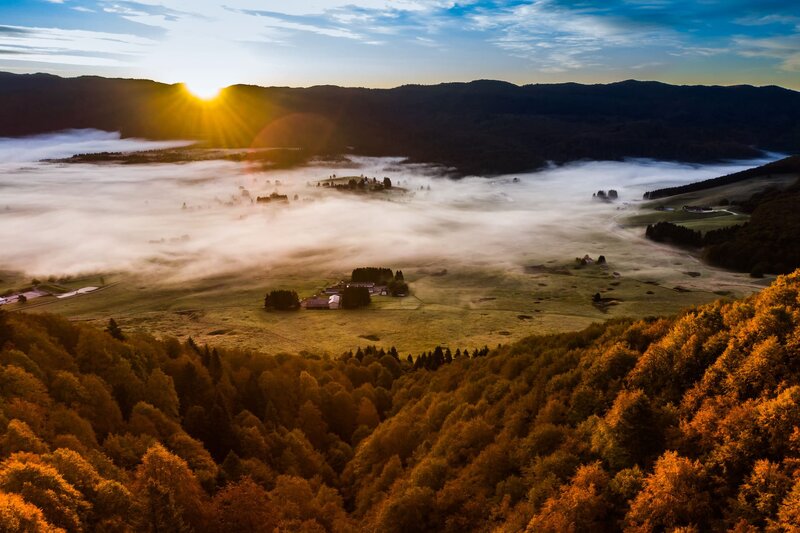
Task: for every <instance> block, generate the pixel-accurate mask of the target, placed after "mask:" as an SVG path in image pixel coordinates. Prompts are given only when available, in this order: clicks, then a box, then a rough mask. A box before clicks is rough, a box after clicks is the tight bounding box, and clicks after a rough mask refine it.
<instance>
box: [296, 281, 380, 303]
mask: <svg viewBox="0 0 800 533" xmlns="http://www.w3.org/2000/svg"><path fill="white" fill-rule="evenodd" d="M347 287H364V288H366V289H368V290H369V294H370V296H375V295H380V296H386V295H388V294H389V288H388V287H387V286H386V285H378V284H377V283H373V282H371V281H340V282H339V283H337V284H336V285H332V286H330V287H327V288H326V289H324V290H323V291H322V292H321V293H320V294H315V295H314V296H311V297H309V298H305V299H304V300H303V301H301V302H300V307H302V308H303V309H339V307H341V304H342V293H343V292H344V290H345V289H346V288H347Z"/></svg>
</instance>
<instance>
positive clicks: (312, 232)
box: [0, 132, 753, 281]
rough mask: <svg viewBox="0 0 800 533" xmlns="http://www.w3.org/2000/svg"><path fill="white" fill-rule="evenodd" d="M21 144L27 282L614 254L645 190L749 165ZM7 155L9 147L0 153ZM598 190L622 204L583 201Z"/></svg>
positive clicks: (12, 208) (13, 165)
mask: <svg viewBox="0 0 800 533" xmlns="http://www.w3.org/2000/svg"><path fill="white" fill-rule="evenodd" d="M90 139H93V140H90ZM19 143H20V141H19V140H15V139H0V161H2V160H5V162H4V163H2V165H1V166H2V168H1V170H2V172H0V191H2V196H1V198H2V202H1V203H0V221H1V223H0V249H2V250H3V254H2V258H0V268H4V269H12V270H19V271H24V272H26V273H29V274H30V275H37V276H50V275H55V276H59V275H63V274H77V273H85V272H98V271H119V270H128V271H132V272H136V273H143V274H147V273H151V274H154V275H157V276H158V278H159V279H161V280H165V281H180V280H186V279H192V278H200V277H206V276H213V275H219V274H225V273H231V272H241V271H251V272H252V271H260V272H266V271H269V270H270V269H271V268H276V267H284V266H287V265H288V266H297V267H302V269H306V270H308V269H311V270H320V269H331V268H333V269H341V270H342V271H347V270H349V269H350V268H352V267H354V266H359V265H370V264H375V265H378V264H380V265H384V264H386V265H392V266H395V267H403V266H407V267H408V266H425V265H438V266H446V265H453V264H461V265H493V266H496V265H523V264H530V263H542V262H544V261H547V260H562V261H563V260H570V259H571V258H572V257H574V256H576V255H581V256H582V255H583V254H584V253H592V254H593V255H597V254H598V253H607V254H611V253H616V250H614V249H612V248H613V246H614V244H613V243H614V242H618V243H619V247H620V250H622V247H623V246H624V245H625V242H627V241H630V236H629V235H627V234H619V235H618V236H616V237H613V238H609V235H616V233H619V228H618V225H617V223H616V221H615V217H616V216H617V215H619V214H620V213H621V212H622V211H619V210H618V209H619V208H621V207H624V206H625V203H626V202H630V201H636V200H638V199H640V198H641V195H642V192H643V191H645V190H649V189H653V188H658V187H660V186H664V185H671V184H678V183H686V182H691V181H696V180H700V179H705V178H709V177H715V176H718V175H722V174H726V173H730V172H732V171H736V170H738V169H741V168H745V167H747V166H751V165H752V164H753V162H749V163H743V162H742V163H731V164H725V165H722V164H721V165H709V166H689V165H682V164H677V163H660V162H653V161H629V162H590V163H576V164H571V165H566V166H563V167H558V168H551V169H548V170H544V171H541V172H536V173H531V174H524V175H523V174H520V175H515V176H506V177H501V178H494V179H487V178H479V177H475V178H466V179H462V180H458V181H455V180H449V179H444V178H440V177H437V176H436V175H435V174H434V173H433V172H432V170H431V169H428V168H426V167H422V166H408V165H403V164H401V163H400V161H399V160H397V159H367V158H365V159H357V160H355V164H354V165H352V166H351V168H341V167H339V168H330V167H327V166H311V167H306V168H299V169H295V170H289V171H269V172H265V171H263V170H261V169H260V168H258V167H254V166H253V165H252V164H248V163H232V162H224V161H210V162H209V161H206V162H196V163H186V164H149V165H117V164H113V165H110V164H96V165H92V164H64V163H45V162H36V160H37V159H40V158H42V157H53V156H56V155H61V156H63V155H68V154H67V152H70V150H75V151H84V152H85V151H89V149H88V148H89V145H93V143H97V144H94V147H95V150H96V151H122V150H131V149H134V148H135V147H137V146H138V147H139V148H140V149H145V148H148V147H152V146H153V145H152V144H150V143H143V142H141V141H128V140H118V139H114V138H113V136H112V134H106V133H103V132H73V133H66V134H60V135H57V136H48V137H45V138H40V139H36V140H30V139H28V140H26V141H24V143H25V144H24V145H25V146H27V147H28V152H26V156H25V157H21V156H20V155H19V154H20V152H19V146H20V144H19ZM9 154H17V156H16V157H15V158H12V159H11V162H9ZM24 158H27V159H28V162H25V163H21V162H20V159H24ZM331 174H337V175H338V176H348V175H362V174H363V175H365V176H368V177H373V176H374V177H377V178H378V179H379V180H380V179H382V178H383V177H389V178H390V179H391V180H392V182H393V184H394V185H396V186H399V187H402V188H404V189H406V190H407V192H405V193H401V192H400V191H396V192H394V193H393V194H390V195H388V196H386V195H383V194H374V195H369V194H363V195H358V194H353V193H348V192H340V191H334V190H330V189H328V188H324V187H317V186H316V182H317V180H320V179H323V178H326V177H328V176H329V175H331ZM514 178H516V179H514ZM278 182H280V183H278ZM609 188H613V189H616V190H618V191H619V194H620V197H621V201H620V202H618V203H616V204H605V203H602V202H597V201H594V200H592V197H591V196H592V193H593V192H595V191H597V190H598V189H609ZM429 189H430V190H429ZM272 192H279V193H281V194H287V195H288V196H289V198H290V202H289V203H288V205H286V204H278V205H274V204H267V205H264V204H258V203H256V202H254V199H255V198H256V197H257V196H266V195H269V194H270V193H272ZM295 195H297V200H294V199H293V198H294V197H295ZM609 243H611V244H609ZM648 246H650V245H649V243H645V242H644V241H642V244H641V250H640V252H634V253H635V254H640V255H643V256H646V255H648V253H649V252H648V251H647V249H648V248H647V247H648ZM599 247H606V248H605V249H598V248H599ZM608 247H612V248H608ZM625 250H626V252H625V253H626V254H627V253H630V250H629V249H628V248H625ZM619 253H620V254H621V253H622V252H619Z"/></svg>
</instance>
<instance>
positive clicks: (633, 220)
mask: <svg viewBox="0 0 800 533" xmlns="http://www.w3.org/2000/svg"><path fill="white" fill-rule="evenodd" d="M795 181H797V176H794V175H791V176H775V177H771V178H765V177H760V178H754V179H750V180H746V181H742V182H739V183H734V184H731V185H725V186H722V187H716V188H714V189H709V190H705V191H697V192H692V193H686V194H679V195H676V196H671V197H669V198H661V199H658V200H653V201H650V202H646V203H644V204H642V206H641V209H640V210H639V211H638V212H637V213H636V214H635V215H631V216H629V217H627V218H626V219H625V223H626V224H629V225H632V226H646V225H648V224H654V223H656V222H661V221H666V222H672V223H674V224H679V225H681V226H686V227H687V228H691V229H693V230H697V231H701V232H706V231H711V230H715V229H719V228H725V227H728V226H734V225H737V224H744V223H745V222H747V220H748V219H749V218H750V217H749V216H748V215H745V214H741V213H736V212H735V209H732V210H730V211H728V210H727V209H728V207H727V206H723V205H721V204H722V203H724V202H723V200H728V202H735V201H737V200H745V199H747V198H749V197H750V196H752V195H753V194H755V193H756V192H759V191H762V190H764V189H766V188H767V187H776V188H786V187H788V186H790V185H791V184H793V183H794V182H795ZM684 205H695V206H700V205H702V206H709V207H713V208H714V211H713V212H710V213H691V212H687V211H684V210H683V209H682V207H683V206H684ZM656 208H661V209H664V208H666V209H671V210H669V211H664V210H657V209H656Z"/></svg>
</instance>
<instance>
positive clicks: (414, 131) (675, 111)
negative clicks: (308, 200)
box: [0, 73, 800, 174]
mask: <svg viewBox="0 0 800 533" xmlns="http://www.w3.org/2000/svg"><path fill="white" fill-rule="evenodd" d="M69 128H99V129H104V130H112V131H120V132H121V133H122V135H124V136H126V137H129V136H138V137H147V138H153V139H167V138H189V139H200V140H205V141H207V142H209V143H210V144H211V145H214V146H230V147H246V146H265V145H269V146H297V147H301V148H303V149H304V150H306V151H308V152H309V153H311V154H332V153H342V152H346V151H348V150H351V151H353V152H355V153H358V154H363V155H378V156H386V155H397V156H407V157H409V158H410V159H411V160H412V161H418V162H432V163H438V164H441V165H445V166H450V167H453V168H454V169H456V173H457V174H468V173H475V174H497V173H506V172H518V171H525V170H531V169H535V168H538V167H540V166H542V165H543V164H545V162H546V161H555V162H566V161H574V160H579V159H620V158H625V157H652V158H659V159H671V160H682V161H698V162H702V161H710V160H718V159H721V158H747V157H753V156H756V155H758V154H759V153H760V152H759V150H774V151H780V152H788V153H795V152H798V151H800V93H797V92H795V91H791V90H787V89H782V88H779V87H774V86H772V87H750V86H736V87H716V86H714V87H706V86H673V85H667V84H663V83H656V82H638V81H625V82H620V83H612V84H608V85H579V84H575V83H567V84H554V85H526V86H516V85H513V84H509V83H503V82H496V81H475V82H471V83H446V84H441V85H434V86H418V85H409V86H403V87H398V88H395V89H360V88H341V87H332V86H319V87H311V88H303V89H293V88H282V87H255V86H246V85H236V86H232V87H229V88H228V89H226V90H225V91H224V92H223V97H222V98H220V99H219V100H218V101H214V102H210V103H206V102H201V101H199V100H196V99H192V98H190V97H189V96H188V94H187V93H186V91H185V90H184V88H183V87H182V86H180V85H165V84H161V83H156V82H152V81H145V80H123V79H107V78H99V77H80V78H59V77H57V76H52V75H46V74H33V75H16V74H9V73H0V135H3V136H11V135H30V134H36V133H44V132H50V131H54V130H62V129H69Z"/></svg>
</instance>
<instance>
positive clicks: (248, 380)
mask: <svg viewBox="0 0 800 533" xmlns="http://www.w3.org/2000/svg"><path fill="white" fill-rule="evenodd" d="M0 320H2V326H1V327H0V346H1V347H2V350H1V351H0V365H1V366H0V391H1V394H2V404H0V424H1V425H2V429H3V431H2V439H0V450H2V463H0V491H2V494H1V495H0V531H153V532H155V531H159V532H161V531H209V532H218V531H219V532H221V531H273V530H274V529H275V528H278V529H279V530H281V531H309V532H317V531H318V532H323V531H331V532H349V531H381V532H392V531H396V532H414V531H420V532H422V531H453V532H455V531H516V530H528V531H611V530H619V529H624V530H627V531H678V530H679V531H708V530H734V531H741V532H745V531H758V530H764V529H766V530H769V531H790V530H794V529H793V528H794V524H797V523H798V521H800V430H798V427H799V426H800V408H798V406H799V405H800V360H798V359H797V354H798V353H800V273H795V274H792V275H789V276H784V277H780V278H778V280H777V281H775V282H774V283H773V284H772V285H771V286H770V287H769V288H767V289H765V290H764V291H762V292H761V293H759V294H757V295H754V296H752V297H749V298H747V299H744V300H740V301H730V302H723V301H720V302H717V303H713V304H709V305H706V306H702V307H699V308H694V309H691V310H688V311H686V312H684V313H683V314H681V315H680V316H677V317H672V318H652V319H646V320H641V321H636V322H634V321H631V320H619V319H617V320H612V321H609V322H607V323H604V324H598V325H595V326H592V327H590V328H588V329H585V330H583V331H580V332H576V333H567V334H559V335H552V336H537V337H530V338H527V339H525V340H522V341H520V342H518V343H516V344H513V345H509V346H503V347H500V348H497V349H494V350H491V351H490V352H489V353H488V354H486V355H485V356H478V357H472V356H471V355H469V356H464V355H461V356H460V357H455V358H452V359H451V360H450V362H448V363H446V364H442V365H439V366H438V367H437V368H435V369H432V368H431V369H429V368H425V367H420V368H416V369H415V368H414V365H412V364H409V363H408V361H406V360H404V359H403V358H402V357H396V356H394V355H392V354H390V353H387V352H385V351H383V350H381V349H376V348H368V349H365V350H358V352H357V353H356V354H355V355H353V354H350V353H348V354H345V355H343V356H342V357H340V358H338V359H326V358H315V357H311V356H306V357H298V356H288V355H287V356H275V357H268V356H263V355H254V354H251V353H246V352H239V351H224V350H219V349H215V348H214V347H213V346H205V345H203V346H200V345H198V344H196V343H194V342H193V341H191V340H189V341H187V342H183V343H181V342H179V341H178V340H176V339H170V338H167V339H162V340H156V339H155V338H153V337H149V336H146V335H142V334H134V333H128V332H126V331H124V330H123V329H120V328H119V327H111V328H109V329H107V330H105V331H103V330H100V329H97V328H93V327H90V326H86V325H75V324H72V323H70V322H68V321H67V320H65V319H63V318H60V317H58V316H55V315H27V314H11V313H3V314H2V315H0ZM417 366H419V365H417Z"/></svg>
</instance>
